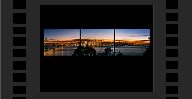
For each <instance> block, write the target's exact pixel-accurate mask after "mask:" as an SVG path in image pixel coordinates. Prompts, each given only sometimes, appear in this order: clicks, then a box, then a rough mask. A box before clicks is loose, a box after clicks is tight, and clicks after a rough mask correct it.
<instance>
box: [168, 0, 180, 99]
mask: <svg viewBox="0 0 192 99" xmlns="http://www.w3.org/2000/svg"><path fill="white" fill-rule="evenodd" d="M178 50H179V49H178V0H166V99H178V98H179V95H178V91H179V86H178V83H179V82H178V78H179V76H178V57H179V56H178Z"/></svg>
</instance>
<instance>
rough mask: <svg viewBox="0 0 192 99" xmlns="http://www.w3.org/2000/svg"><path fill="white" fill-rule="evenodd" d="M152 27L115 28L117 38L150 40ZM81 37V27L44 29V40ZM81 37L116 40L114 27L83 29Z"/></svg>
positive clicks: (67, 39) (68, 39) (65, 39)
mask: <svg viewBox="0 0 192 99" xmlns="http://www.w3.org/2000/svg"><path fill="white" fill-rule="evenodd" d="M149 37H150V29H115V40H124V41H138V40H149V39H148V38H149ZM45 39H48V40H50V39H52V40H59V41H70V40H75V39H80V29H44V40H45ZM81 39H90V40H108V41H110V40H114V29H81Z"/></svg>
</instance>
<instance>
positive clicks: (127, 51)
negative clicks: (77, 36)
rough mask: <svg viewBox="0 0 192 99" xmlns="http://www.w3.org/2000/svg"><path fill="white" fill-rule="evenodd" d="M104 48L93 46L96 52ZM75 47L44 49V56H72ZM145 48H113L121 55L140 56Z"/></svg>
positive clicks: (101, 51)
mask: <svg viewBox="0 0 192 99" xmlns="http://www.w3.org/2000/svg"><path fill="white" fill-rule="evenodd" d="M105 48H106V47H94V49H95V50H96V53H97V54H98V53H103V52H104V49H105ZM75 49H77V47H65V46H62V47H58V48H55V49H51V50H48V51H44V56H72V54H73V53H74V50H75ZM111 49H112V52H113V51H114V48H113V47H111ZM145 50H146V47H145V46H121V47H116V48H115V52H116V53H118V52H119V51H120V53H122V54H123V56H142V55H143V53H144V52H145Z"/></svg>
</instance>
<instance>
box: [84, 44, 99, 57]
mask: <svg viewBox="0 0 192 99" xmlns="http://www.w3.org/2000/svg"><path fill="white" fill-rule="evenodd" d="M85 55H86V56H95V55H96V50H95V49H94V48H93V47H92V46H88V45H86V47H85Z"/></svg>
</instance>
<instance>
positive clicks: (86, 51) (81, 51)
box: [72, 45, 96, 56]
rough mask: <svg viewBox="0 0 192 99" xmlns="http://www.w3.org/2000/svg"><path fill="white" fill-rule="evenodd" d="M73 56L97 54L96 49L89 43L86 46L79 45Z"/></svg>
mask: <svg viewBox="0 0 192 99" xmlns="http://www.w3.org/2000/svg"><path fill="white" fill-rule="evenodd" d="M72 56H96V50H95V49H94V48H93V47H90V46H88V45H86V47H83V46H79V47H78V48H77V49H76V50H75V51H74V53H73V55H72Z"/></svg>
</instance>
